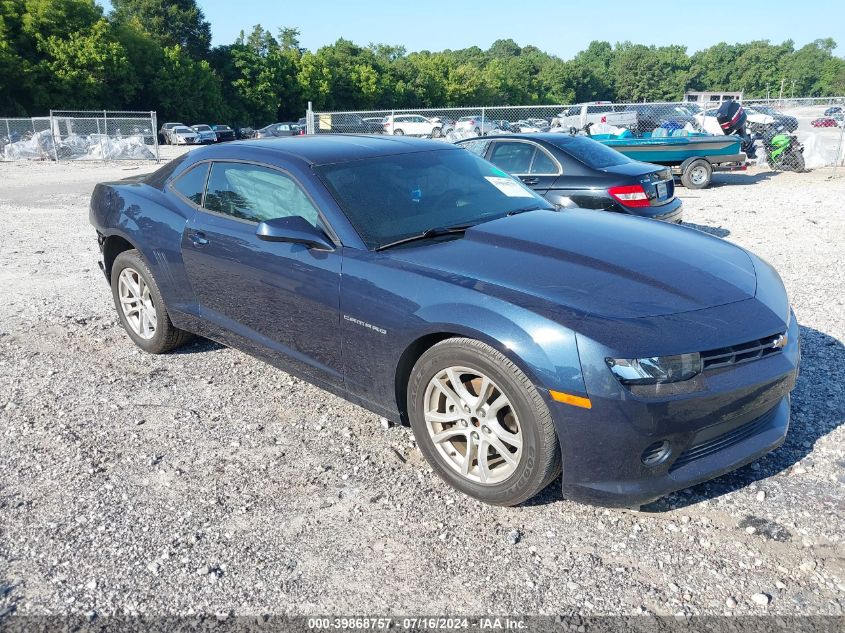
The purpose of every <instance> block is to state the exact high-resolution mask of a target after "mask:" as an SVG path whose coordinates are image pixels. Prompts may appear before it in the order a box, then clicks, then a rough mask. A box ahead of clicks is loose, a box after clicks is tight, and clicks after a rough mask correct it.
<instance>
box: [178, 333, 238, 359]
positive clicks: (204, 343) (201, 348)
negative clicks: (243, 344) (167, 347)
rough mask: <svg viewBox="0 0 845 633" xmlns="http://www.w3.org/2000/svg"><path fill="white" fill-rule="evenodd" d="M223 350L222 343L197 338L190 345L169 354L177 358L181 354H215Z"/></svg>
mask: <svg viewBox="0 0 845 633" xmlns="http://www.w3.org/2000/svg"><path fill="white" fill-rule="evenodd" d="M225 348H226V346H225V345H223V344H222V343H218V342H217V341H212V340H211V339H207V338H202V337H200V336H197V337H195V338H194V339H193V340H191V342H190V343H188V344H187V345H183V346H182V347H179V348H177V349H175V350H173V351H172V352H170V354H172V355H174V356H179V355H181V354H204V353H205V352H216V351H217V350H221V349H225Z"/></svg>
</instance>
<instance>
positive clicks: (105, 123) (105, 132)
mask: <svg viewBox="0 0 845 633" xmlns="http://www.w3.org/2000/svg"><path fill="white" fill-rule="evenodd" d="M108 136H109V118H108V114H107V113H106V111H105V110H103V135H102V136H101V137H100V151H101V152H102V153H103V162H104V163H105V162H106V148H105V147H103V138H106V139H108Z"/></svg>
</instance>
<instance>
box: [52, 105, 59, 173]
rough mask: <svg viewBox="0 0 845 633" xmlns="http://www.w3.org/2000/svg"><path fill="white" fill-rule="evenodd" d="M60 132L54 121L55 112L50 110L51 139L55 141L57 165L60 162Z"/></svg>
mask: <svg viewBox="0 0 845 633" xmlns="http://www.w3.org/2000/svg"><path fill="white" fill-rule="evenodd" d="M58 131H59V128H58V127H57V126H56V122H55V120H54V119H53V111H52V110H50V138H52V139H53V158H55V159H56V162H57V163H58V162H59V147H58V143H59V141H58V138H57V137H58V136H59V134H58Z"/></svg>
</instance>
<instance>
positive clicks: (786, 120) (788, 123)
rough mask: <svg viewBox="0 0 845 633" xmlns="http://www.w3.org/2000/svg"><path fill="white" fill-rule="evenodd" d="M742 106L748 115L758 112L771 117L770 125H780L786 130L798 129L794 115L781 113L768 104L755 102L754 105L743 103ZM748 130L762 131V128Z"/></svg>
mask: <svg viewBox="0 0 845 633" xmlns="http://www.w3.org/2000/svg"><path fill="white" fill-rule="evenodd" d="M742 107H743V108H745V112H746V114H748V116H753V115H757V114H759V115H761V116H770V117H772V119H773V121H772V123H771V125H774V126H775V127H782V128H783V129H784V130H786V131H787V132H794V131H795V130H797V129H798V119H796V118H795V117H794V116H790V115H789V114H783V113H782V112H778V111H777V110H775V109H774V108H772V107H770V106H767V105H757V104H755V105H745V104H743V106H742ZM749 131H753V132H758V131H759V132H762V129H760V130H749Z"/></svg>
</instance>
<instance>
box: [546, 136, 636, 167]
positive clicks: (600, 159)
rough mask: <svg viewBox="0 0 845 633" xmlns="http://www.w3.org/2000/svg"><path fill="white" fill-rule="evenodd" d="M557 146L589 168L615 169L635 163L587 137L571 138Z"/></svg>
mask: <svg viewBox="0 0 845 633" xmlns="http://www.w3.org/2000/svg"><path fill="white" fill-rule="evenodd" d="M552 142H554V141H552ZM557 145H558V147H560V148H561V149H562V150H563V151H565V152H567V153H568V154H570V155H571V156H572V157H573V158H575V159H577V160H579V161H581V162H582V163H584V164H585V165H587V166H588V167H593V168H598V169H601V168H602V167H613V166H614V165H622V164H624V163H632V162H634V161H632V160H631V159H630V158H628V157H627V156H625V155H624V154H621V153H619V152H617V151H616V150H615V149H613V148H610V147H607V146H606V145H602V144H601V143H599V142H598V141H594V140H593V139H590V138H587V137H586V136H571V137H569V138H567V139H566V141H565V142H560V143H558V144H557Z"/></svg>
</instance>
